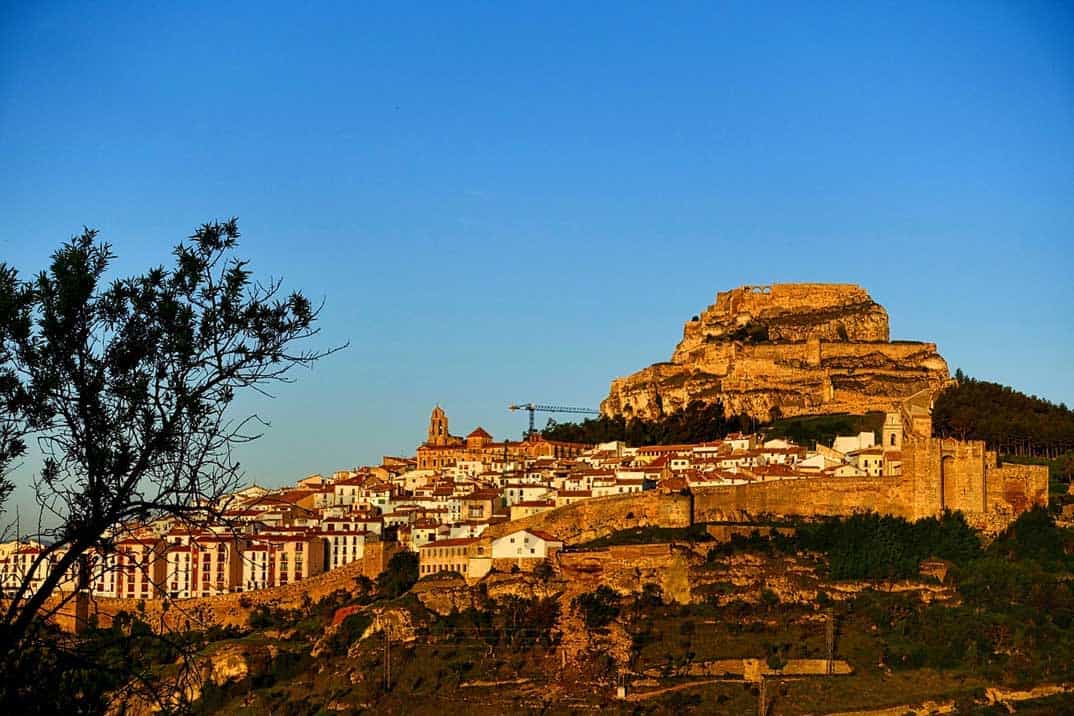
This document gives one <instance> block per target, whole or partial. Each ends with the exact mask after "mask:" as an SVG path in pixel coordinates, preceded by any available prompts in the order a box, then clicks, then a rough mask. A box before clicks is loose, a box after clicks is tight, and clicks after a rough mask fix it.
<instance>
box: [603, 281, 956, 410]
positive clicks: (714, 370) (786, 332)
mask: <svg viewBox="0 0 1074 716" xmlns="http://www.w3.org/2000/svg"><path fill="white" fill-rule="evenodd" d="M947 379H948V371H947V363H946V362H945V361H944V359H943V358H942V357H940V355H939V354H938V353H937V352H936V345H935V344H933V343H919V342H910V341H896V342H891V341H890V340H889V336H888V314H887V311H885V310H884V308H883V306H881V305H880V304H878V303H876V302H875V301H873V299H872V297H870V296H869V294H868V292H867V291H865V289H863V288H861V287H860V286H855V285H852V284H817V283H793V284H776V285H773V286H763V287H762V286H742V287H739V288H736V289H733V290H731V291H724V292H721V293H719V294H717V296H716V303H714V304H713V305H711V306H709V307H708V308H707V309H705V310H704V311H703V312H702V313H701V314H700V315H698V316H694V317H693V318H692V319H690V320H689V321H688V322H687V323H686V326H685V327H684V329H683V337H682V341H680V342H679V345H678V346H677V347H676V348H675V352H674V353H673V354H672V356H671V361H670V362H666V363H657V364H655V365H652V366H649V367H648V368H645V369H644V370H641V371H638V372H637V373H635V374H633V375H631V376H628V377H626V378H617V379H616V380H614V381H613V382H612V386H611V391H610V392H609V394H608V397H607V398H606V399H605V400H604V402H603V403H601V412H602V413H603V414H604V415H607V416H617V415H623V416H626V417H640V418H644V419H647V420H651V419H654V418H659V417H660V416H662V415H665V414H669V413H673V412H675V411H678V410H681V409H682V408H684V407H686V406H687V405H689V404H690V403H691V402H693V401H695V400H698V401H701V402H704V403H712V402H716V401H718V400H719V401H722V402H723V404H724V408H725V410H726V412H727V414H729V415H733V414H740V413H744V414H749V415H752V416H753V417H755V418H758V419H760V420H768V419H769V418H771V417H772V416H773V415H774V414H776V413H778V414H780V415H783V416H792V415H803V414H815V413H839V412H851V413H862V412H866V411H870V410H891V409H894V407H895V404H896V403H897V402H898V400H899V399H901V398H905V397H907V396H909V395H911V394H913V393H915V392H917V391H919V390H921V389H924V388H931V389H936V388H938V387H940V386H942V385H943V383H944V382H945V381H946V380H947Z"/></svg>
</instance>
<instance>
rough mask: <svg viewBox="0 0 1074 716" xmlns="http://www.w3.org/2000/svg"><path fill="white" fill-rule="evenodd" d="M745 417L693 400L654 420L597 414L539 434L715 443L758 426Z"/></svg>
mask: <svg viewBox="0 0 1074 716" xmlns="http://www.w3.org/2000/svg"><path fill="white" fill-rule="evenodd" d="M761 425H762V424H761V423H759V422H758V421H757V420H756V419H755V418H752V417H750V416H749V415H734V416H730V417H728V416H725V415H724V407H723V403H722V402H720V401H716V402H715V403H703V402H701V401H699V400H695V401H693V402H692V403H690V404H689V405H688V406H687V407H686V408H685V409H683V410H679V411H677V412H674V413H671V414H670V415H666V416H664V417H662V418H660V419H658V420H643V419H641V418H633V419H628V418H625V417H623V416H616V417H614V418H609V417H607V416H605V415H601V416H600V417H599V418H590V419H588V420H583V421H582V422H580V423H555V422H551V421H549V425H548V427H546V428H545V429H544V430H542V431H541V434H542V435H543V436H544V437H545V438H546V439H548V440H563V441H566V442H576V443H587V444H596V443H603V442H610V441H612V440H622V441H624V442H626V443H627V444H629V445H634V446H637V445H669V444H676V443H699V442H704V441H706V440H718V439H720V438H723V437H724V436H726V435H728V434H729V433H734V432H752V431H754V430H757V429H758V428H759V427H761Z"/></svg>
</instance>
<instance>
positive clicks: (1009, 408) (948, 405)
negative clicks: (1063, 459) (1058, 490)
mask: <svg viewBox="0 0 1074 716" xmlns="http://www.w3.org/2000/svg"><path fill="white" fill-rule="evenodd" d="M955 379H956V382H955V384H954V385H952V386H950V387H948V388H947V389H946V390H944V391H943V392H942V393H940V395H939V396H938V397H937V399H936V403H935V405H934V406H933V412H932V426H933V432H934V433H936V435H939V436H951V437H957V438H960V439H962V440H984V441H985V442H986V443H988V446H989V447H990V448H992V449H993V450H997V451H999V452H1000V453H1003V454H1006V455H1024V456H1033V457H1044V458H1055V457H1058V456H1059V455H1062V454H1063V453H1066V452H1070V451H1072V450H1074V410H1071V409H1069V408H1068V407H1067V406H1066V405H1064V404H1062V403H1059V404H1058V405H1057V404H1055V403H1052V402H1051V401H1048V400H1045V399H1043V398H1038V397H1037V396H1035V395H1026V394H1025V393H1022V392H1019V391H1017V390H1015V389H1014V388H1011V387H1008V386H1005V385H1000V384H998V383H991V382H989V381H985V380H977V379H975V378H971V377H970V376H968V375H965V374H964V373H963V372H962V371H961V370H960V371H957V372H956V373H955Z"/></svg>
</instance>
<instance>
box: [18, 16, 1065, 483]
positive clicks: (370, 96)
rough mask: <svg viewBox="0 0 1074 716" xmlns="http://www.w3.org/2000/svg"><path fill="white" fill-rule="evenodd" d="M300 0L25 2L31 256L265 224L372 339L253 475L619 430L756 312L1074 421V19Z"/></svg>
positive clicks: (280, 262) (268, 270) (289, 395)
mask: <svg viewBox="0 0 1074 716" xmlns="http://www.w3.org/2000/svg"><path fill="white" fill-rule="evenodd" d="M299 5H300V4H299V3H293V2H290V3H273V2H260V3H249V4H242V3H216V2H214V3H196V2H188V3H173V4H164V3H140V4H134V5H131V4H118V3H107V2H102V3H93V4H86V3H63V2H56V3H40V2H27V3H12V2H5V3H3V4H2V5H0V161H2V165H0V166H2V169H0V259H3V260H5V261H8V262H9V263H13V264H15V265H16V266H18V267H20V268H21V269H22V270H24V271H27V272H29V271H35V270H38V269H40V268H41V267H43V266H44V265H45V262H46V260H47V256H48V254H49V253H50V252H51V251H52V250H54V249H55V248H56V246H57V245H58V244H59V243H60V242H61V241H62V240H64V239H66V238H67V237H69V236H70V235H72V234H75V233H77V232H78V231H79V230H80V229H81V227H82V226H83V225H87V226H92V227H96V228H98V229H100V230H101V233H102V237H103V238H104V239H106V240H108V241H110V242H112V244H113V245H114V247H115V249H116V251H117V252H118V253H119V254H120V257H121V260H120V261H119V263H118V265H117V269H118V270H119V271H120V272H124V273H131V272H135V271H138V270H141V269H143V268H145V267H147V266H149V265H151V264H157V263H160V262H162V261H165V260H166V259H167V258H168V252H169V250H170V247H171V246H172V245H173V244H174V243H176V242H177V241H178V240H180V239H182V238H183V237H185V236H187V235H188V234H189V233H190V232H191V230H192V229H193V228H194V227H195V226H196V225H197V224H199V223H201V222H202V221H205V220H207V219H212V218H220V217H227V216H231V215H236V216H238V217H239V219H240V222H241V228H242V230H243V232H244V241H243V245H242V253H243V254H244V255H246V256H247V257H249V258H250V259H251V260H252V266H253V268H254V270H255V271H257V272H260V273H263V274H273V275H282V276H283V277H284V278H285V280H286V285H287V286H290V287H295V288H301V289H302V290H304V291H306V292H307V293H308V294H310V295H311V296H313V297H316V298H321V297H323V298H324V299H325V300H326V307H325V310H324V314H323V324H322V328H323V333H322V336H321V337H320V339H319V345H321V346H325V347H327V346H330V345H333V344H338V343H342V342H345V341H350V342H351V347H350V349H349V350H347V351H345V352H343V353H340V354H337V355H335V356H332V357H331V358H329V359H326V360H325V361H324V362H323V363H322V364H320V365H318V366H317V368H316V369H315V370H314V371H313V372H310V373H308V374H303V375H300V376H299V378H300V380H299V382H298V383H297V384H296V385H294V386H289V387H287V388H284V389H282V390H280V391H278V397H277V398H276V399H275V400H273V401H247V402H246V403H244V405H243V406H242V407H244V408H250V409H256V410H258V411H259V412H261V413H262V414H263V415H265V417H267V418H268V419H270V420H271V422H272V428H271V431H270V433H269V435H268V437H267V438H266V439H265V440H263V441H261V442H260V443H258V444H256V446H254V447H251V448H248V449H246V450H244V451H243V454H242V458H243V461H244V464H245V465H246V467H247V469H248V473H249V477H250V479H252V480H256V481H258V482H261V483H263V484H281V483H284V482H287V481H290V480H292V479H294V478H296V477H300V476H302V475H304V474H307V473H310V472H314V471H329V470H333V469H337V468H343V467H347V466H352V465H356V464H362V463H368V462H374V461H376V460H378V459H379V456H380V455H382V454H386V453H388V454H391V453H399V452H411V451H412V450H413V448H414V447H415V446H416V445H417V443H418V442H419V441H420V440H421V439H422V437H423V434H424V429H425V423H426V420H427V417H428V414H429V411H430V409H431V408H432V406H433V405H434V404H435V403H436V402H438V401H439V402H440V403H441V404H442V405H443V406H444V407H445V408H446V409H447V411H448V414H449V416H450V417H451V419H452V429H453V431H454V432H456V433H460V434H465V433H466V432H468V431H469V430H470V429H471V428H472V427H473V426H474V425H476V424H478V423H480V424H482V425H484V426H485V427H486V428H487V429H489V430H490V431H491V432H492V433H493V434H494V435H496V436H497V437H502V436H504V435H508V436H510V437H517V436H518V435H519V433H520V431H521V430H522V429H523V427H524V422H525V418H524V416H523V415H515V414H511V413H509V412H508V411H507V410H506V406H507V404H509V403H511V402H516V401H530V400H534V401H542V402H555V403H562V404H567V405H579V406H592V407H595V406H597V404H598V403H599V401H600V400H601V398H602V397H603V396H604V394H605V393H606V391H607V387H608V383H609V381H610V380H611V379H612V378H613V377H615V376H618V375H623V374H627V373H630V372H632V371H634V370H637V369H639V368H641V367H644V366H645V365H648V364H649V363H651V362H653V361H657V360H664V359H666V358H667V357H668V356H669V355H670V354H671V351H672V349H673V347H674V345H675V343H676V341H677V340H678V339H679V337H680V335H681V329H682V324H683V322H684V321H685V320H686V319H688V318H689V317H690V316H691V315H692V314H695V313H698V312H699V311H700V310H701V309H703V308H704V307H705V306H706V305H707V304H709V303H711V302H712V300H713V297H714V295H715V293H716V292H717V291H718V290H724V289H727V288H730V287H733V286H736V285H739V284H743V283H770V282H780V281H834V282H855V283H860V284H862V285H863V286H865V287H866V288H868V289H869V290H870V292H871V293H872V294H873V296H874V297H875V298H876V299H877V300H878V301H880V302H881V303H882V304H884V305H885V306H886V307H887V309H888V311H889V312H890V314H891V324H892V334H893V337H896V338H906V339H922V340H932V341H935V342H936V343H937V344H938V345H939V347H940V351H941V353H942V354H943V355H944V356H945V357H946V358H947V359H948V362H949V363H950V365H951V367H952V369H954V368H955V367H961V368H963V369H964V370H966V371H968V372H969V373H971V374H973V375H976V376H979V377H982V378H988V379H993V380H998V381H1001V382H1004V383H1008V384H1011V385H1013V386H1015V387H1017V388H1020V389H1023V390H1026V391H1028V392H1030V393H1036V394H1039V395H1043V396H1045V397H1048V398H1050V399H1052V400H1055V401H1065V402H1066V403H1068V404H1074V370H1072V368H1074V357H1072V356H1074V319H1072V317H1071V306H1074V280H1072V273H1074V271H1072V269H1074V259H1072V258H1071V247H1072V245H1074V9H1072V6H1071V5H1070V4H1069V3H1051V4H1049V3H1033V2H1010V3H988V2H972V3H913V2H909V3H906V2H903V3H877V4H874V3H861V4H851V3H847V4H845V5H824V4H814V3H808V4H804V3H787V4H780V3H776V4H759V3H729V4H725V3H697V4H690V3H646V4H636V5H635V4H630V3H621V2H616V3H562V4H559V3H540V4H519V3H472V4H471V3H422V4H407V3H399V2H392V3H383V4H374V3H339V4H335V5H333V4H330V3H319V4H317V11H316V12H313V11H310V10H307V9H304V8H300V7H298V6H299Z"/></svg>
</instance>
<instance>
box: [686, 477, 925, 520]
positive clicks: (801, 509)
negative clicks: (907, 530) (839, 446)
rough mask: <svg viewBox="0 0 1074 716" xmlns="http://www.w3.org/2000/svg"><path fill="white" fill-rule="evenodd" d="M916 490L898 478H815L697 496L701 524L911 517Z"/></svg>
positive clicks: (722, 488) (729, 487) (702, 491)
mask: <svg viewBox="0 0 1074 716" xmlns="http://www.w3.org/2000/svg"><path fill="white" fill-rule="evenodd" d="M910 493H911V490H910V486H909V485H908V484H907V482H906V481H905V480H901V479H899V478H892V477H815V478H807V479H802V480H772V481H769V482H759V483H753V484H749V485H726V486H717V487H703V488H699V489H696V490H694V520H695V521H696V522H717V521H724V520H729V521H748V520H751V519H756V518H758V517H762V516H766V515H772V516H787V515H800V516H804V517H815V516H822V515H841V516H845V515H851V514H854V513H856V512H866V511H870V510H871V511H874V512H881V513H886V514H892V515H898V516H900V517H907V518H909V517H911V516H912V512H911V510H912V506H911V504H910V499H909V495H910Z"/></svg>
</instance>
